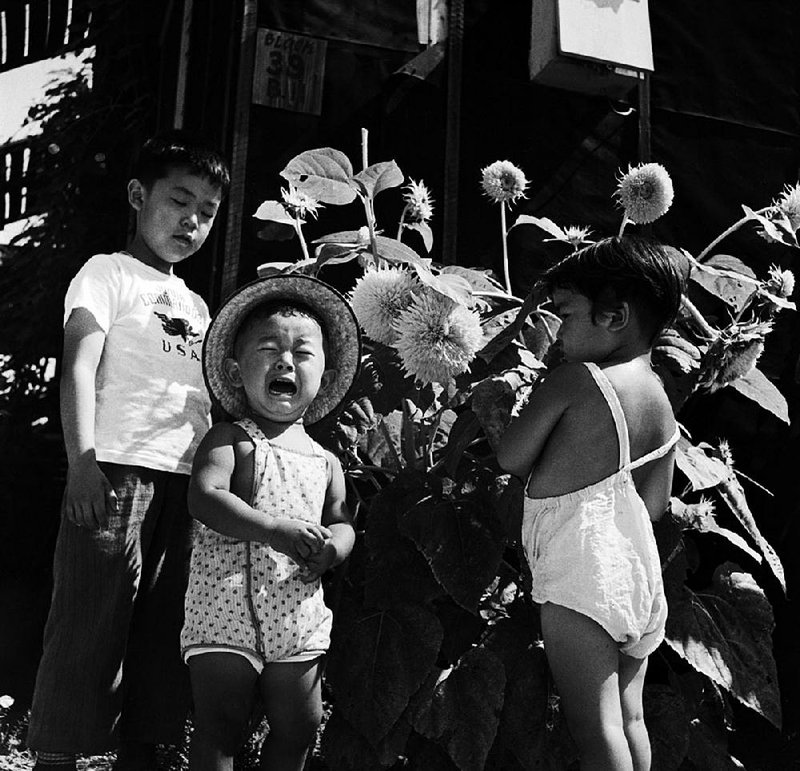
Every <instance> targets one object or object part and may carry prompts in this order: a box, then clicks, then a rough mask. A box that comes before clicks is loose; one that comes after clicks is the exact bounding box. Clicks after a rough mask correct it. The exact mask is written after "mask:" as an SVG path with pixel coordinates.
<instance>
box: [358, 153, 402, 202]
mask: <svg viewBox="0 0 800 771" xmlns="http://www.w3.org/2000/svg"><path fill="white" fill-rule="evenodd" d="M403 179H404V177H403V172H402V171H400V167H399V166H398V165H397V164H396V163H395V162H394V161H382V162H381V163H373V164H372V165H371V166H367V168H366V169H364V170H363V171H359V172H358V174H356V175H355V176H354V177H353V180H354V181H355V182H356V183H357V184H358V185H359V187H360V188H361V192H362V195H365V196H366V197H367V198H373V197H375V196H376V195H378V193H380V192H381V191H382V190H386V189H387V188H390V187H399V186H400V185H402V184H403Z"/></svg>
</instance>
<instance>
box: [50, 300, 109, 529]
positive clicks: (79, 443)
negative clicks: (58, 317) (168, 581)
mask: <svg viewBox="0 0 800 771" xmlns="http://www.w3.org/2000/svg"><path fill="white" fill-rule="evenodd" d="M105 341H106V336H105V333H104V332H103V330H102V329H101V328H100V325H99V324H98V323H97V321H95V318H94V316H93V315H92V314H91V312H90V311H88V310H87V309H86V308H75V309H74V310H73V311H72V313H71V314H70V316H69V319H67V323H66V325H65V326H64V363H63V370H62V374H61V383H60V397H61V424H62V427H63V431H64V445H65V447H66V451H67V461H68V463H69V468H68V471H67V487H66V491H65V493H64V516H66V517H67V519H69V520H70V521H71V522H73V523H74V524H76V525H79V526H81V527H89V528H93V529H95V528H102V527H106V526H107V525H108V516H109V514H111V513H113V512H114V511H115V510H116V507H117V498H116V494H115V493H114V489H113V488H112V487H111V484H110V483H109V481H108V479H106V477H105V475H104V474H103V472H102V471H101V470H100V468H99V466H98V465H97V458H96V456H95V436H94V419H95V407H96V398H97V397H96V393H95V376H96V374H97V367H98V366H99V364H100V358H101V356H102V354H103V348H104V346H105Z"/></svg>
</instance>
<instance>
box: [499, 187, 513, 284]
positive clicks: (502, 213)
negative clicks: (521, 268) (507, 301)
mask: <svg viewBox="0 0 800 771" xmlns="http://www.w3.org/2000/svg"><path fill="white" fill-rule="evenodd" d="M500 229H501V230H502V235H503V277H504V278H505V282H506V292H508V294H509V295H511V294H512V292H511V274H510V273H509V269H508V243H507V240H506V238H507V233H506V202H505V201H500Z"/></svg>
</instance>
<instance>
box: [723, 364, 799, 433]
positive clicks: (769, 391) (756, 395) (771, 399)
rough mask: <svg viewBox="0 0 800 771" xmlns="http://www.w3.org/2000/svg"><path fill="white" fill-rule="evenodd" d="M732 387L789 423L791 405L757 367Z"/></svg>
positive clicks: (736, 381)
mask: <svg viewBox="0 0 800 771" xmlns="http://www.w3.org/2000/svg"><path fill="white" fill-rule="evenodd" d="M730 387H731V388H733V389H735V390H736V391H738V392H739V393H740V394H742V396H746V397H747V398H748V399H752V400H753V401H754V402H756V404H759V405H760V406H762V407H763V408H764V409H765V410H769V412H771V413H772V414H773V415H775V416H776V417H777V418H780V419H781V420H782V421H783V422H784V423H788V422H789V405H788V404H787V403H786V398H785V397H784V395H783V394H782V393H781V392H780V391H779V390H778V387H777V386H776V385H775V384H774V383H773V382H772V381H771V380H770V379H769V378H768V377H767V376H766V375H765V374H764V373H763V372H762V371H761V370H760V369H758V368H757V367H753V369H751V370H750V371H749V372H748V373H747V374H746V375H744V376H743V377H739V378H736V380H734V381H733V382H731V383H730Z"/></svg>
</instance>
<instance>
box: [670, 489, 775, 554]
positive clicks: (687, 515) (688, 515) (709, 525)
mask: <svg viewBox="0 0 800 771" xmlns="http://www.w3.org/2000/svg"><path fill="white" fill-rule="evenodd" d="M670 508H671V510H672V515H673V517H674V518H675V519H676V520H678V521H679V522H680V524H681V525H682V527H683V528H684V529H686V530H694V531H695V532H698V533H711V534H713V535H718V536H721V537H722V538H724V539H726V540H727V541H728V542H729V543H731V544H733V545H734V546H735V547H736V548H737V549H741V550H742V551H743V552H744V553H745V554H747V556H748V557H750V558H752V559H753V560H755V562H757V563H760V562H762V561H763V558H762V557H761V555H760V554H759V553H758V552H757V551H755V550H753V549H752V548H751V547H750V545H749V544H748V543H747V541H745V540H744V538H742V536H740V535H739V534H738V533H734V532H733V530H729V529H728V528H726V527H722V526H721V525H720V524H719V523H718V522H717V519H716V517H715V516H714V514H713V513H710V512H706V507H704V506H702V505H699V504H685V503H684V502H683V501H681V500H679V499H678V498H673V499H672V501H671V504H670Z"/></svg>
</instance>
